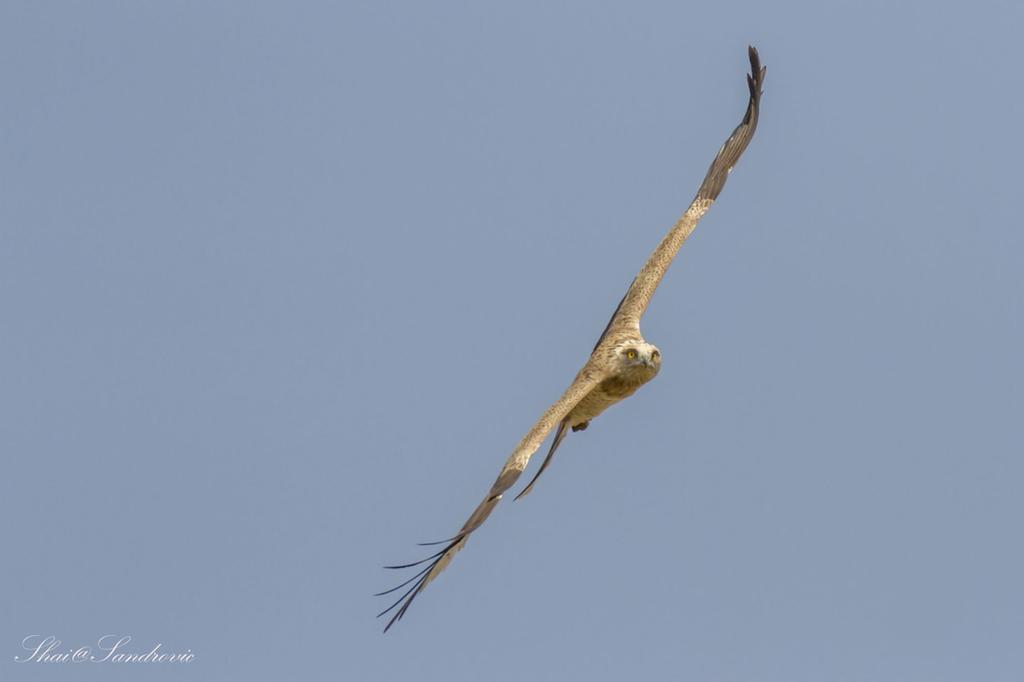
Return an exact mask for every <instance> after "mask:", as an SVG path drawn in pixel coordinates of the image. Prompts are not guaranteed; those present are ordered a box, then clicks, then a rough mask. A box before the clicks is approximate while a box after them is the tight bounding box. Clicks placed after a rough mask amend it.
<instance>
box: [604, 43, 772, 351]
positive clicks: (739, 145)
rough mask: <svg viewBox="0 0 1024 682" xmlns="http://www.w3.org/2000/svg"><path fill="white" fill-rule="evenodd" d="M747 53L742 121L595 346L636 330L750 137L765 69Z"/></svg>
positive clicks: (754, 54)
mask: <svg viewBox="0 0 1024 682" xmlns="http://www.w3.org/2000/svg"><path fill="white" fill-rule="evenodd" d="M747 53H748V55H749V57H750V74H748V75H747V86H748V87H749V88H750V100H749V102H748V103H747V112H746V114H744V116H743V120H742V121H740V124H739V125H738V126H736V129H735V130H733V131H732V135H730V136H729V139H728V140H726V141H725V144H723V145H722V148H721V149H719V150H718V154H717V155H716V156H715V160H714V161H712V162H711V167H710V168H708V172H707V175H705V176H704V182H702V183H701V184H700V189H698V190H697V196H695V197H694V199H693V202H692V203H690V207H689V208H688V209H686V212H685V213H684V214H683V216H682V217H681V218H680V219H679V220H678V221H677V222H676V224H675V225H674V226H673V227H672V229H671V230H669V232H668V234H666V235H665V237H664V238H663V239H662V240H661V243H659V244H658V246H657V248H655V249H654V253H652V254H651V257H650V258H648V259H647V262H646V263H644V267H643V268H642V269H641V270H640V273H639V274H638V275H637V276H636V279H634V280H633V283H632V284H631V285H630V287H629V290H628V291H627V292H626V295H625V297H624V298H623V299H622V302H621V303H619V307H618V308H616V309H615V313H614V314H613V315H612V319H611V320H609V321H608V326H607V328H606V329H605V332H604V334H602V336H601V339H600V340H599V341H598V345H600V344H601V341H603V340H604V339H605V338H607V337H613V338H614V337H615V336H617V332H619V331H628V332H630V333H633V332H638V331H639V329H640V317H641V316H642V315H643V314H644V311H645V310H647V305H648V304H649V303H650V302H651V296H653V295H654V290H655V289H656V288H657V287H658V284H659V283H660V282H661V278H662V277H663V276H664V275H665V272H666V271H667V270H668V266H669V265H671V264H672V259H673V258H675V256H676V253H678V251H679V247H680V246H682V245H683V242H684V241H686V238H687V237H689V236H690V233H691V232H693V228H695V227H697V223H698V222H699V221H700V219H701V218H702V217H703V216H704V214H705V213H707V211H708V209H709V208H711V204H713V203H714V202H715V199H717V198H718V194H719V192H721V191H722V188H723V187H725V181H726V179H727V178H728V177H729V172H730V171H731V170H732V168H733V166H735V165H736V162H737V161H739V160H740V156H741V155H742V154H743V151H744V150H745V149H746V148H747V145H748V144H750V140H751V139H752V138H753V137H754V131H755V130H756V129H757V117H758V113H759V108H760V104H761V86H762V85H763V83H764V76H765V71H766V68H765V67H763V66H761V58H760V57H759V56H758V54H757V50H756V49H755V48H753V47H749V48H747Z"/></svg>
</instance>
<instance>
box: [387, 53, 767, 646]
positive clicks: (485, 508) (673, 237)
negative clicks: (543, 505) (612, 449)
mask: <svg viewBox="0 0 1024 682" xmlns="http://www.w3.org/2000/svg"><path fill="white" fill-rule="evenodd" d="M748 54H749V57H750V74H749V75H747V85H748V86H749V88H750V100H749V102H748V103H747V111H746V113H745V114H744V116H743V120H742V121H741V122H740V124H739V125H738V126H737V127H736V129H735V130H734V131H733V132H732V135H730V136H729V139H728V140H726V141H725V144H723V145H722V148H721V149H719V150H718V154H717V155H716V156H715V160H714V161H712V163H711V167H710V168H708V172H707V175H705V176H704V181H703V182H702V183H701V185H700V188H699V189H698V190H697V195H696V196H695V197H694V199H693V202H692V203H691V204H690V207H689V208H688V209H686V212H685V213H684V214H683V216H682V217H681V218H680V219H679V220H678V222H676V224H675V225H674V226H673V227H672V229H671V230H669V232H668V234H666V235H665V237H664V238H663V239H662V240H661V243H659V244H658V246H657V248H655V249H654V253H652V254H651V256H650V258H648V259H647V262H646V263H644V266H643V268H642V269H641V270H640V273H639V274H638V275H637V276H636V278H635V279H634V280H633V283H632V284H631V285H630V287H629V290H628V291H627V292H626V295H625V296H624V297H623V298H622V301H621V302H620V303H619V307H618V308H616V309H615V312H614V313H613V314H612V318H611V320H609V321H608V325H607V326H606V327H605V329H604V332H602V334H601V337H600V338H599V339H598V340H597V345H595V346H594V350H593V352H591V354H590V357H589V358H588V359H587V362H586V364H584V365H583V368H582V369H581V370H580V371H579V373H578V374H577V375H576V378H575V379H574V380H573V382H572V384H570V386H569V388H568V389H566V391H565V393H563V394H562V397H561V398H559V399H558V400H557V401H556V402H555V404H554V405H552V406H551V407H549V408H548V409H547V411H546V412H544V414H543V415H542V416H541V418H540V420H539V421H538V422H537V423H536V424H534V425H533V428H531V429H530V430H529V431H528V432H527V434H526V435H525V436H523V439H522V440H521V441H519V444H518V445H516V447H515V449H514V450H513V451H512V454H511V455H510V456H509V458H508V460H507V461H506V462H505V466H503V467H502V468H501V473H499V474H498V478H497V480H496V481H495V482H494V485H492V486H491V489H490V490H489V491H488V492H487V496H486V497H484V499H483V501H482V502H481V503H480V505H479V506H478V507H477V508H476V509H475V510H474V511H473V513H472V514H471V515H470V517H469V519H468V520H467V521H466V523H465V524H463V526H462V528H461V529H460V530H459V532H458V533H457V534H456V535H455V536H454V537H451V538H449V539H447V540H442V541H441V542H432V543H426V544H428V545H443V548H442V549H441V550H440V551H439V552H437V553H436V554H434V555H432V556H429V557H427V558H426V559H422V560H420V561H416V562H413V563H410V564H402V565H399V566H387V567H386V568H396V569H402V568H411V567H413V566H420V565H422V564H426V566H425V567H424V568H423V569H422V570H420V572H419V573H417V574H416V575H414V576H412V577H411V578H409V579H408V580H406V581H405V582H404V583H402V584H401V585H398V586H397V587H394V588H392V589H390V590H387V591H385V592H381V593H379V594H378V595H377V596H381V595H385V594H390V593H393V592H396V591H398V590H400V589H402V588H403V587H405V586H406V585H409V584H410V583H411V587H409V589H408V590H406V591H405V592H404V593H403V594H402V596H401V597H399V598H398V600H397V601H395V603H394V604H392V605H391V606H389V607H388V608H387V609H385V610H384V611H382V612H381V613H379V614H377V617H378V618H379V617H380V616H383V615H384V614H386V613H389V612H390V611H392V610H394V609H396V607H397V610H396V611H395V612H394V614H393V615H392V616H391V619H390V620H389V621H388V624H387V626H386V627H385V628H384V632H387V631H388V630H389V629H390V628H391V626H392V625H394V624H395V623H396V622H398V621H399V620H401V619H402V616H404V615H405V612H406V611H407V610H408V609H409V606H410V605H411V604H412V602H413V600H414V599H416V597H417V596H418V595H419V593H420V592H422V591H423V589H424V588H425V587H426V586H427V585H428V584H430V581H432V580H433V579H434V578H436V577H437V575H438V574H439V573H441V571H443V570H444V569H445V568H446V567H447V566H448V564H449V562H451V560H452V557H453V556H455V554H456V553H457V552H458V551H459V550H460V549H462V548H463V546H465V544H466V540H468V539H469V536H470V535H471V534H472V533H473V531H475V530H476V529H477V528H479V527H480V524H482V523H483V522H484V521H485V520H486V519H487V517H488V516H490V515H491V512H492V511H493V510H494V507H495V506H497V504H498V502H500V501H501V498H502V496H503V495H504V494H505V492H506V491H507V490H508V489H509V488H510V487H512V485H513V484H514V483H515V482H516V480H518V479H519V476H520V474H522V473H523V470H524V469H526V465H527V463H528V462H529V461H530V457H531V456H532V455H533V453H534V452H536V451H537V449H538V448H539V447H540V445H541V443H542V442H543V441H544V439H545V438H547V436H548V434H549V433H550V432H551V430H552V429H554V430H555V436H554V438H553V439H552V441H551V447H550V448H549V449H548V454H547V456H546V457H545V458H544V462H543V463H542V464H541V465H540V469H538V470H537V473H536V474H535V475H534V477H533V480H531V481H530V483H529V484H528V485H527V486H526V488H524V489H523V491H522V492H520V493H519V495H517V496H516V499H517V500H518V499H519V498H520V497H522V496H523V495H525V494H527V493H528V492H530V490H532V489H533V485H534V483H536V482H537V478H538V477H539V476H540V475H541V474H542V473H544V470H545V469H546V468H547V467H548V465H549V464H550V463H551V458H552V457H553V456H554V454H555V451H556V450H557V449H558V446H559V444H560V443H561V442H562V439H563V438H565V436H566V433H567V430H569V429H571V430H572V431H582V430H583V429H585V428H587V425H588V424H590V420H592V419H593V418H594V417H596V416H598V415H599V414H601V413H602V412H604V411H605V410H606V409H608V408H609V407H610V406H612V405H614V404H615V403H617V402H619V401H620V400H622V399H623V398H626V397H628V396H630V395H632V394H633V393H634V392H635V391H636V390H637V389H638V388H640V387H641V386H643V385H644V384H645V383H647V382H648V381H650V380H651V379H653V378H654V377H655V375H656V374H657V373H658V370H659V369H660V368H661V352H660V351H659V350H658V349H657V348H656V347H655V346H654V345H653V344H650V343H648V342H647V341H646V340H645V339H644V337H643V336H642V335H641V334H640V317H641V315H643V313H644V311H645V310H646V309H647V304H648V303H650V300H651V296H652V295H653V294H654V290H655V289H656V288H657V286H658V283H659V282H661V278H662V277H663V276H664V275H665V271H666V270H668V266H669V265H671V264H672V259H673V258H675V255H676V253H677V252H678V251H679V247H680V246H682V244H683V242H684V241H686V238H687V237H689V236H690V233H691V232H693V228H695V227H696V226H697V222H698V221H699V220H700V219H701V217H703V215H704V214H705V213H707V210H708V209H709V208H710V207H711V204H712V203H714V201H715V199H717V198H718V194H719V192H721V191H722V188H723V187H724V186H725V181H726V179H727V178H728V177H729V172H730V171H731V170H732V168H733V166H734V165H736V162H737V161H739V158H740V155H741V154H743V150H745V149H746V148H747V145H748V144H749V143H750V140H751V138H752V137H753V136H754V130H755V129H756V128H757V117H758V109H759V107H760V101H761V86H762V84H763V83H764V76H765V68H764V67H762V66H761V60H760V58H759V57H758V54H757V50H756V49H754V48H753V47H750V48H748Z"/></svg>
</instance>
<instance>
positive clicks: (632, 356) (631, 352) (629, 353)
mask: <svg viewBox="0 0 1024 682" xmlns="http://www.w3.org/2000/svg"><path fill="white" fill-rule="evenodd" d="M626 357H627V358H629V359H630V360H636V351H635V350H633V349H632V348H630V349H629V350H627V351H626Z"/></svg>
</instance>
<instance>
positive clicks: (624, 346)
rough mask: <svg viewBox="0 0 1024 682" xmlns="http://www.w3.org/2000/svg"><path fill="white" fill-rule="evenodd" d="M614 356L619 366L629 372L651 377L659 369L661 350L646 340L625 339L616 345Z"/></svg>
mask: <svg viewBox="0 0 1024 682" xmlns="http://www.w3.org/2000/svg"><path fill="white" fill-rule="evenodd" d="M615 357H616V359H617V360H618V363H619V366H620V367H621V368H622V370H623V371H624V372H627V373H629V374H633V373H639V374H644V375H647V377H648V378H650V377H653V376H654V375H655V374H657V373H658V370H659V369H661V351H660V350H658V348H657V346H655V345H654V344H651V343H647V342H646V341H626V342H623V343H621V344H620V345H618V346H616V348H615Z"/></svg>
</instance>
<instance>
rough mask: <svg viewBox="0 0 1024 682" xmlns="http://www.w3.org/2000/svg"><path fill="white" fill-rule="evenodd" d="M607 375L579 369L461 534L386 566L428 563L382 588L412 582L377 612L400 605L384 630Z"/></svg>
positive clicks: (589, 367) (444, 565)
mask: <svg viewBox="0 0 1024 682" xmlns="http://www.w3.org/2000/svg"><path fill="white" fill-rule="evenodd" d="M604 378H605V372H603V371H602V370H601V369H600V368H598V367H596V366H595V365H594V363H592V362H588V363H587V364H586V365H584V367H583V369H581V370H580V372H579V374H577V375H576V379H575V380H574V381H573V382H572V385H570V386H569V388H568V389H566V391H565V393H563V394H562V397H561V398H559V399H558V400H557V401H556V402H555V404H553V405H552V406H551V407H549V408H548V409H547V411H546V412H545V413H544V415H543V416H541V418H540V419H539V420H538V421H537V423H536V424H534V425H533V428H532V429H530V430H529V432H528V433H527V434H526V435H525V436H523V439H522V440H521V441H519V445H517V446H516V448H515V450H513V451H512V454H511V455H510V456H509V458H508V460H507V461H506V462H505V466H503V467H502V468H501V473H499V474H498V478H497V480H495V481H494V485H492V486H491V489H490V490H489V491H488V493H487V496H486V497H485V498H484V499H483V501H482V502H481V503H480V504H479V505H478V506H477V508H476V509H475V510H474V511H473V513H472V514H471V515H470V517H469V518H468V519H467V520H466V523H464V524H463V525H462V528H461V529H460V530H459V532H458V534H457V535H455V536H454V537H452V538H449V539H448V540H442V541H441V542H431V543H425V544H428V545H442V544H443V545H444V548H443V549H441V551H439V552H437V553H436V554H433V555H431V556H429V557H427V558H426V559H421V560H420V561H416V562H413V563H411V564H400V565H397V566H385V568H396V569H397V568H412V567H413V566H420V565H423V564H426V565H425V567H424V568H423V569H422V570H421V571H420V572H419V573H417V574H416V575H414V576H413V577H411V578H409V579H408V580H406V581H405V582H404V583H402V584H401V585H398V586H397V587H393V588H391V589H390V590H387V591H385V592H380V593H379V594H378V595H376V596H381V595H385V594H390V593H392V592H397V591H398V590H400V589H402V588H403V587H405V586H406V585H410V584H411V587H409V589H408V590H406V591H405V592H404V593H403V594H402V596H401V597H399V598H398V600H397V601H395V603H394V604H392V605H391V606H389V607H388V608H386V609H384V610H383V611H381V612H380V613H378V614H377V617H378V618H379V617H381V616H383V615H384V614H386V613H388V612H390V611H391V610H392V609H395V608H396V607H397V608H398V610H397V611H395V613H394V615H393V616H392V617H391V620H389V621H388V624H387V626H386V627H385V628H384V632H387V631H388V630H389V629H390V628H391V626H392V625H394V624H395V623H397V622H398V621H400V620H401V619H402V616H404V615H405V612H406V611H407V610H408V609H409V605H410V604H412V602H413V600H414V599H415V598H416V596H417V595H418V594H419V593H420V592H422V591H423V590H424V588H426V586H427V585H428V584H430V581H431V580H433V579H434V578H436V577H437V575H438V574H439V573H440V572H441V571H443V570H444V569H445V568H447V567H448V564H449V562H451V560H452V557H453V556H455V554H456V553H457V552H458V551H459V550H460V549H462V548H463V546H464V545H465V544H466V540H467V539H468V538H469V536H470V534H471V533H472V532H473V531H475V530H476V529H477V528H479V527H480V524H482V523H483V522H484V521H485V520H486V519H487V517H488V516H490V515H491V512H492V511H494V508H495V507H496V506H497V504H498V502H500V501H501V497H502V495H503V494H504V493H505V491H506V490H508V489H509V488H510V487H512V485H513V484H514V483H515V482H516V480H517V479H518V478H519V476H520V474H522V473H523V470H524V469H525V468H526V465H527V464H528V463H529V462H530V457H531V456H533V453H534V452H536V451H537V448H539V447H540V444H541V443H543V442H544V439H545V438H547V435H548V433H550V432H551V429H553V428H554V427H555V425H556V424H559V423H560V422H561V421H562V420H563V419H564V418H565V416H566V415H567V414H569V412H570V411H571V410H572V408H574V407H576V404H577V403H578V402H579V401H580V400H581V399H582V398H583V397H584V396H585V395H587V393H589V392H590V391H591V390H592V389H593V388H594V387H595V386H597V384H598V383H600V382H601V380H602V379H604Z"/></svg>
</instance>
